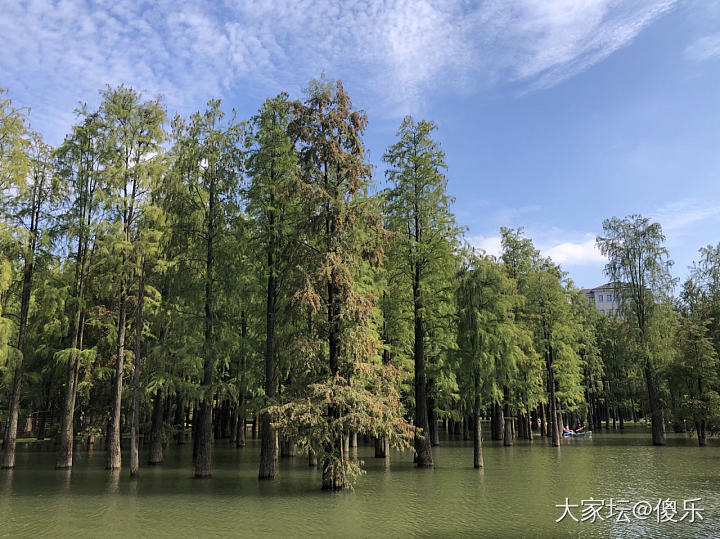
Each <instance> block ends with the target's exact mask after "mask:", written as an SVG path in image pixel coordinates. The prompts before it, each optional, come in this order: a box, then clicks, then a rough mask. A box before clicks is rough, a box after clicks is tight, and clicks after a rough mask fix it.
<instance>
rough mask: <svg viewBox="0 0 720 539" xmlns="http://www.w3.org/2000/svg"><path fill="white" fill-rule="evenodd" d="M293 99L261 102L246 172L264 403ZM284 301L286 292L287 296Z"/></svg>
mask: <svg viewBox="0 0 720 539" xmlns="http://www.w3.org/2000/svg"><path fill="white" fill-rule="evenodd" d="M296 106H297V104H296V103H293V102H291V101H290V100H289V99H288V96H287V94H280V95H278V96H277V97H275V98H273V99H268V100H266V101H265V103H264V105H263V107H262V108H261V109H260V111H259V112H258V114H257V115H255V116H254V117H253V119H252V120H251V122H250V125H251V127H252V131H251V132H250V133H249V134H248V140H247V145H248V146H249V154H248V160H247V170H248V174H249V177H250V185H249V188H248V190H247V195H246V196H247V199H248V204H247V211H248V214H249V216H250V218H251V219H253V222H254V224H255V225H254V227H253V229H254V235H255V239H256V242H257V243H259V245H260V249H261V250H262V251H264V255H265V256H264V258H265V260H266V263H265V265H264V267H263V273H264V274H265V275H266V276H267V282H266V289H265V298H266V300H265V350H264V358H265V382H264V391H265V399H266V401H265V406H267V407H269V406H272V405H275V404H277V403H276V402H275V397H276V394H277V388H278V375H277V365H276V356H277V352H276V341H277V336H276V325H277V317H278V308H279V306H278V301H279V300H280V297H279V296H280V289H279V287H278V284H279V282H280V281H281V279H283V277H284V276H285V277H287V273H288V272H290V271H291V270H292V268H291V265H290V264H289V261H290V256H289V249H291V248H297V245H290V243H289V238H290V236H291V234H293V227H294V224H295V223H293V218H294V219H297V217H298V216H297V215H295V216H293V214H292V211H293V208H295V207H297V188H298V185H297V155H296V151H295V147H294V145H293V142H292V140H291V139H290V137H289V136H288V126H289V123H290V121H291V120H292V118H293V110H294V108H295V107H296ZM287 299H288V296H287V294H286V295H285V300H287ZM260 437H261V445H260V471H259V477H260V479H272V478H274V477H275V473H276V460H277V455H276V448H275V431H274V429H273V428H272V425H271V417H270V413H269V412H268V411H265V412H263V414H262V417H261V425H260Z"/></svg>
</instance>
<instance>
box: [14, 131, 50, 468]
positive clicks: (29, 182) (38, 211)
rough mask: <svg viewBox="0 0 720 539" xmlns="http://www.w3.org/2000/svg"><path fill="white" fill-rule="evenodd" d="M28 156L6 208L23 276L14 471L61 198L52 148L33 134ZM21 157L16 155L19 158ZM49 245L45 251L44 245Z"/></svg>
mask: <svg viewBox="0 0 720 539" xmlns="http://www.w3.org/2000/svg"><path fill="white" fill-rule="evenodd" d="M27 143H28V144H27V145H25V148H26V153H25V155H22V154H20V155H22V158H23V159H25V160H26V164H25V166H22V167H19V168H21V169H22V170H26V174H25V175H24V176H22V177H20V176H15V177H16V179H17V180H19V181H17V180H16V181H15V182H13V184H12V185H13V188H12V191H13V196H12V197H10V199H9V200H8V201H7V204H6V205H5V206H4V207H5V209H6V211H7V213H6V214H5V215H4V216H3V218H4V219H6V222H7V223H9V224H11V225H12V227H13V230H15V231H16V240H17V244H18V245H19V246H20V248H19V253H18V254H19V257H20V258H21V259H22V277H21V281H22V284H21V287H20V301H19V307H20V310H19V313H18V316H17V321H18V322H17V337H16V340H15V354H14V355H15V361H14V362H13V363H11V364H13V366H14V370H13V379H12V386H11V390H10V406H9V410H8V422H7V427H6V432H5V437H4V442H3V455H2V462H1V463H0V467H2V468H13V467H14V466H15V440H16V436H17V424H18V411H19V408H20V397H21V394H22V393H21V391H22V384H23V375H24V368H23V361H24V356H25V353H26V344H25V343H26V337H27V333H28V329H29V324H30V322H31V320H30V301H31V295H32V294H33V291H34V288H35V283H34V276H35V273H36V270H37V267H38V264H41V263H42V259H43V258H47V257H43V256H42V255H43V253H42V251H47V246H49V245H50V241H49V239H48V236H50V235H51V229H50V226H51V225H50V218H51V216H52V213H53V210H54V209H55V208H56V207H57V206H58V205H59V202H60V195H59V193H58V189H57V184H58V182H57V181H55V179H54V178H53V158H52V148H51V147H50V146H48V145H47V144H45V143H44V142H43V140H42V139H41V137H40V135H39V134H37V133H30V134H29V137H28V140H27ZM18 155H19V154H15V158H17V157H18ZM43 243H44V244H45V249H43V248H41V245H43Z"/></svg>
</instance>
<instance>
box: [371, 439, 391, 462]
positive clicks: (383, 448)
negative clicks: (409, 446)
mask: <svg viewBox="0 0 720 539" xmlns="http://www.w3.org/2000/svg"><path fill="white" fill-rule="evenodd" d="M389 456H390V451H389V444H388V441H387V440H386V439H385V438H375V458H378V459H384V458H386V457H389Z"/></svg>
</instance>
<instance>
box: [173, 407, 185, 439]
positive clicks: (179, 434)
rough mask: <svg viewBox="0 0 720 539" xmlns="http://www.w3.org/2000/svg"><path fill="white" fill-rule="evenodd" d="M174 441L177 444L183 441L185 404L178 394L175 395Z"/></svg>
mask: <svg viewBox="0 0 720 539" xmlns="http://www.w3.org/2000/svg"><path fill="white" fill-rule="evenodd" d="M175 443H176V444H177V445H182V444H184V443H185V406H184V404H183V401H182V399H181V398H180V395H178V396H177V404H176V405H175Z"/></svg>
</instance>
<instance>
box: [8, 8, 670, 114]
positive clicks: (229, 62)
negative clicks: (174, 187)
mask: <svg viewBox="0 0 720 539" xmlns="http://www.w3.org/2000/svg"><path fill="white" fill-rule="evenodd" d="M675 2H676V0H585V1H582V2H578V1H577V0H553V1H551V2H550V1H546V0H476V1H472V0H470V1H469V0H413V1H411V0H397V1H394V2H386V1H383V0H349V1H347V2H336V1H333V0H316V1H309V0H266V1H264V2H256V1H252V0H241V1H231V0H226V1H225V2H219V3H216V4H198V3H195V2H189V1H182V0H180V1H171V0H159V1H158V2H154V3H138V2H133V1H130V0H102V1H97V2H86V1H84V0H54V1H52V2H46V1H44V0H42V1H41V0H29V1H28V2H8V3H5V5H4V7H3V10H2V12H1V13H0V35H2V36H3V54H2V55H0V79H1V80H3V81H7V82H5V83H4V84H6V85H9V86H11V91H12V92H18V91H19V92H21V93H22V94H23V95H27V96H28V98H29V99H31V100H32V103H33V104H34V105H38V109H39V114H40V116H41V120H42V121H45V122H50V123H52V122H56V123H57V122H60V123H64V122H65V121H66V116H67V114H68V113H67V112H66V111H67V110H68V102H71V103H73V102H75V100H77V99H87V97H88V96H89V95H94V92H96V90H97V89H98V88H100V87H102V86H103V85H104V84H106V83H110V84H118V83H120V82H125V83H127V84H131V85H133V86H135V87H137V88H140V89H143V90H145V91H147V92H148V93H151V94H157V93H162V94H164V95H165V96H166V97H167V100H168V103H169V104H170V105H171V107H173V108H180V109H181V110H182V108H183V106H184V107H193V108H194V107H197V106H199V105H201V104H202V101H204V100H205V99H207V98H208V97H210V96H215V95H221V96H222V95H228V94H232V92H234V91H240V90H242V92H244V93H245V94H250V95H258V96H262V95H265V94H266V93H268V92H275V91H278V90H279V89H290V90H296V89H299V88H301V87H302V86H303V85H304V84H305V83H306V82H307V80H308V79H309V78H310V77H312V76H317V75H318V74H319V73H320V72H321V71H325V72H327V73H328V74H329V75H330V76H333V77H340V78H343V79H346V80H348V81H350V82H351V83H352V84H353V86H354V87H356V88H358V89H360V90H361V92H362V93H364V94H365V95H364V97H365V99H366V100H367V101H370V102H372V103H374V104H375V105H374V106H377V107H383V108H385V109H386V110H392V111H393V113H394V114H397V113H404V112H412V111H414V110H415V109H417V108H418V107H422V104H423V101H424V100H425V99H426V96H427V95H428V93H429V92H440V93H443V92H444V93H448V92H450V93H452V92H460V91H463V92H465V91H473V90H474V89H477V88H478V87H481V86H483V85H486V84H502V83H507V82H513V83H521V84H522V85H524V86H525V87H526V88H537V87H548V86H552V85H553V84H557V83H558V82H560V81H562V80H564V79H566V78H568V77H570V76H573V75H574V74H576V73H578V72H580V71H582V70H584V69H586V68H588V67H589V66H591V65H593V64H594V63H596V62H598V61H600V60H602V59H604V58H605V57H607V56H608V55H609V54H612V53H613V52H614V51H616V50H618V49H619V48H621V47H623V46H625V45H627V44H628V43H630V42H631V41H632V40H633V39H634V38H635V37H636V36H637V35H638V34H639V33H640V32H641V31H642V30H643V28H645V27H646V26H647V25H648V24H650V23H651V22H652V21H653V20H655V19H656V18H657V17H658V16H660V15H661V14H662V13H664V12H666V11H667V10H669V9H670V8H672V7H673V5H674V4H675ZM50 90H52V91H50ZM48 95H50V96H52V97H51V98H50V97H47V96H48ZM50 99H52V101H50ZM58 108H61V109H62V110H63V111H64V112H65V114H66V116H64V117H60V118H58V116H57V109H58Z"/></svg>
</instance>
